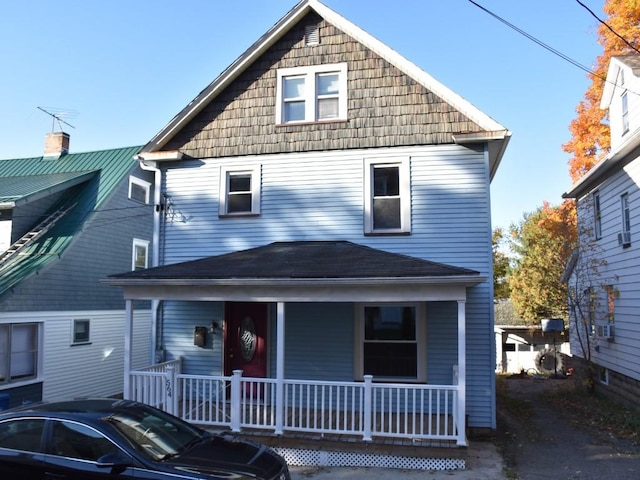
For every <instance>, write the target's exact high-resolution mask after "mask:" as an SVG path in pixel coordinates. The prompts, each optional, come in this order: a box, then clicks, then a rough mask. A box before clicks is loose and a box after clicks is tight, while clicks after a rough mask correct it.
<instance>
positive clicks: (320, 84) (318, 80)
mask: <svg viewBox="0 0 640 480" xmlns="http://www.w3.org/2000/svg"><path fill="white" fill-rule="evenodd" d="M277 81H278V85H277V89H276V96H277V99H276V123H278V124H283V123H301V122H321V121H331V120H346V119H347V64H346V63H341V64H332V65H315V66H311V67H298V68H282V69H280V70H278V74H277Z"/></svg>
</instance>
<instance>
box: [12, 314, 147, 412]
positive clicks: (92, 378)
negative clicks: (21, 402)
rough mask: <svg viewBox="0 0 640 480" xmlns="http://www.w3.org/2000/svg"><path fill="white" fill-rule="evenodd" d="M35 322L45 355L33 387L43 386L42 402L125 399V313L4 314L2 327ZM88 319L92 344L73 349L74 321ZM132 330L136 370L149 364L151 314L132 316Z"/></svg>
mask: <svg viewBox="0 0 640 480" xmlns="http://www.w3.org/2000/svg"><path fill="white" fill-rule="evenodd" d="M34 318H37V319H38V322H41V324H42V327H41V330H40V333H41V336H40V339H39V348H40V351H41V352H42V355H41V356H40V358H38V365H37V368H38V376H37V378H36V379H33V380H32V381H42V382H43V399H44V400H62V399H69V398H74V397H81V396H90V397H91V396H93V397H106V396H112V395H117V394H120V393H122V391H123V378H124V325H125V312H124V310H122V311H75V312H37V313H29V312H27V313H0V325H1V324H4V323H9V322H10V323H24V322H28V321H29V320H30V319H34ZM84 318H90V319H91V343H90V344H87V345H83V346H81V347H78V346H72V343H73V320H74V319H84ZM133 329H134V331H133V339H132V342H133V349H132V350H133V368H141V367H143V366H147V365H149V364H150V363H151V338H150V337H149V332H150V331H151V312H150V311H148V310H136V311H134V319H133ZM24 383H28V382H27V381H25V382H24Z"/></svg>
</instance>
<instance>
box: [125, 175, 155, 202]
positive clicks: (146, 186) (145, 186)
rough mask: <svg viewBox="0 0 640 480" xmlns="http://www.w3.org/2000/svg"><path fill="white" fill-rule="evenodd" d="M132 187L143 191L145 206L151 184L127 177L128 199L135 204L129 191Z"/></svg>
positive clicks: (133, 177)
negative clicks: (135, 186) (134, 186)
mask: <svg viewBox="0 0 640 480" xmlns="http://www.w3.org/2000/svg"><path fill="white" fill-rule="evenodd" d="M133 185H137V186H138V187H140V188H142V189H144V191H145V197H144V203H145V205H148V204H149V198H150V195H151V193H150V192H151V183H149V182H147V181H146V180H142V179H141V178H138V177H135V176H133V175H130V176H129V193H128V195H129V199H130V200H133V201H134V202H137V200H135V199H133V198H131V190H132V187H133Z"/></svg>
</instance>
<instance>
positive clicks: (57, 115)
mask: <svg viewBox="0 0 640 480" xmlns="http://www.w3.org/2000/svg"><path fill="white" fill-rule="evenodd" d="M47 108H49V107H47ZM38 110H40V111H42V112H44V113H46V114H47V115H50V116H51V118H52V120H51V131H52V132H53V131H54V129H55V123H56V122H58V128H59V129H60V130H62V124H63V123H64V124H65V125H68V126H69V127H71V128H76V127H74V126H73V125H71V124H70V123H68V122H65V121H64V120H63V119H62V117H63V116H64V115H75V112H71V111H66V112H65V111H61V112H57V113H53V112H49V111H47V110H45V109H44V108H42V107H38ZM49 110H53V109H51V108H49Z"/></svg>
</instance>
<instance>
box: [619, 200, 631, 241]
mask: <svg viewBox="0 0 640 480" xmlns="http://www.w3.org/2000/svg"><path fill="white" fill-rule="evenodd" d="M620 207H621V209H622V231H623V232H624V233H629V232H631V215H630V212H629V194H627V193H623V194H622V195H621V196H620Z"/></svg>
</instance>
